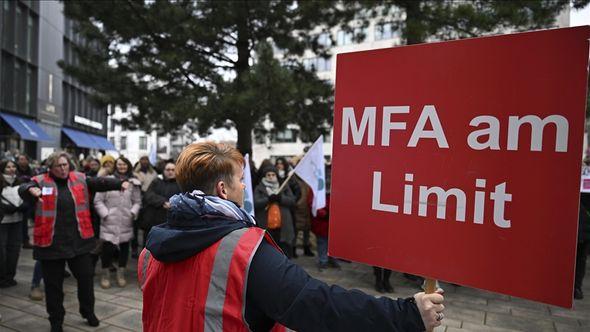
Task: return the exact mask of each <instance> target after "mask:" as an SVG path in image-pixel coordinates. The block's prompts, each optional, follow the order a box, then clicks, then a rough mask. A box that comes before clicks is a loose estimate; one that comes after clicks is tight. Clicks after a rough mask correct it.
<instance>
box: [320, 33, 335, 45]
mask: <svg viewBox="0 0 590 332" xmlns="http://www.w3.org/2000/svg"><path fill="white" fill-rule="evenodd" d="M318 44H320V45H321V46H324V47H330V46H332V41H331V40H330V34H329V33H327V32H324V33H322V34H320V35H319V36H318Z"/></svg>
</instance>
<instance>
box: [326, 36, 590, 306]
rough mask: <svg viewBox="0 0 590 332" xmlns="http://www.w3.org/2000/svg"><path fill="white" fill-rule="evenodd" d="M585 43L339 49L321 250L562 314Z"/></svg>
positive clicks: (503, 41)
mask: <svg viewBox="0 0 590 332" xmlns="http://www.w3.org/2000/svg"><path fill="white" fill-rule="evenodd" d="M589 38H590V27H588V26H586V27H577V28H567V29H555V30H545V31H537V32H527V33H519V34H512V35H503V36H494V37H485V38H474V39H466V40H459V41H451V42H440V43H431V44H422V45H412V46H405V47H395V48H390V49H381V50H373V51H364V52H354V53H346V54H339V55H338V58H337V71H336V100H335V115H334V140H333V146H334V148H333V149H334V150H333V163H332V190H331V192H332V196H331V206H330V208H331V219H330V242H329V253H330V255H334V256H336V257H341V258H346V259H350V260H353V261H357V262H362V263H366V264H370V265H376V266H381V267H386V268H390V269H393V270H396V271H400V272H406V273H411V274H416V275H421V276H425V277H427V278H433V279H440V280H441V281H448V282H453V283H457V284H461V285H465V286H471V287H476V288H480V289H485V290H490V291H494V292H499V293H503V294H508V295H513V296H518V297H522V298H527V299H531V300H535V301H540V302H544V303H549V304H555V305H559V306H563V307H571V305H572V293H573V281H574V265H575V263H574V262H575V251H576V236H577V233H576V232H577V226H578V205H579V195H580V167H581V161H582V138H583V134H584V120H585V107H586V105H585V103H586V96H587V95H586V88H587V77H588V49H589V43H588V39H589Z"/></svg>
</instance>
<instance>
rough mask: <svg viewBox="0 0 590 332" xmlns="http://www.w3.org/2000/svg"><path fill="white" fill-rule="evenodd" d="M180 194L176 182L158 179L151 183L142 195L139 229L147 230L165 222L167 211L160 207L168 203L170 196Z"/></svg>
mask: <svg viewBox="0 0 590 332" xmlns="http://www.w3.org/2000/svg"><path fill="white" fill-rule="evenodd" d="M179 193H180V186H178V183H176V180H175V179H173V180H161V179H159V178H157V179H155V180H154V181H152V183H151V184H150V186H149V188H148V190H147V191H146V192H145V194H144V195H143V204H142V205H143V207H144V210H143V212H142V218H141V219H140V224H139V227H140V228H142V229H145V230H148V229H150V228H152V227H154V226H156V225H159V224H162V223H164V222H166V214H167V213H168V210H166V209H164V208H163V207H162V205H163V204H164V203H165V202H168V200H169V199H170V197H172V195H176V194H179Z"/></svg>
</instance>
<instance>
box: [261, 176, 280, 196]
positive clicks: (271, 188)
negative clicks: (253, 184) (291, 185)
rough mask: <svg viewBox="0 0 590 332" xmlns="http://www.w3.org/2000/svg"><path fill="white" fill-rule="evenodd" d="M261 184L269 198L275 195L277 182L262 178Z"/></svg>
mask: <svg viewBox="0 0 590 332" xmlns="http://www.w3.org/2000/svg"><path fill="white" fill-rule="evenodd" d="M261 182H262V184H263V185H264V187H265V188H266V193H267V194H268V195H269V196H270V195H273V194H276V193H277V192H278V191H279V181H273V182H271V181H268V180H267V179H266V178H262V180H261Z"/></svg>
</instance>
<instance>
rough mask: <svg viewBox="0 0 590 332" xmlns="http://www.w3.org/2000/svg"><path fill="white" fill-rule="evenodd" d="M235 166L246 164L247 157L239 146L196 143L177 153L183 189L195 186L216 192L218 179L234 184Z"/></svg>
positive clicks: (206, 191) (179, 177)
mask: <svg viewBox="0 0 590 332" xmlns="http://www.w3.org/2000/svg"><path fill="white" fill-rule="evenodd" d="M236 167H244V157H243V156H242V154H241V153H240V152H239V151H238V150H237V149H236V148H234V147H232V146H229V145H227V144H223V143H214V142H202V143H193V144H190V145H188V146H187V147H185V148H184V150H182V152H181V153H180V156H178V160H177V161H176V182H177V183H178V185H179V186H180V189H182V191H183V192H191V191H193V190H195V189H196V190H200V191H202V192H204V193H205V194H208V195H214V194H215V186H216V185H217V183H218V182H219V181H224V182H226V183H227V184H228V185H229V186H231V184H232V181H231V180H232V176H233V175H234V171H235V168H236Z"/></svg>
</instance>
